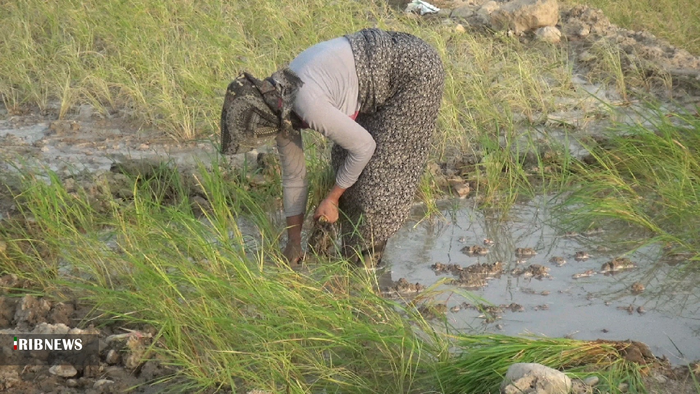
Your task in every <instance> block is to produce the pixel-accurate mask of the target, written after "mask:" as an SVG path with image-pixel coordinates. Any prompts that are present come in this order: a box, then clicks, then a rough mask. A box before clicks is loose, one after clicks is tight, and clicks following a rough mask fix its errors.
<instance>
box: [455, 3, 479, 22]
mask: <svg viewBox="0 0 700 394" xmlns="http://www.w3.org/2000/svg"><path fill="white" fill-rule="evenodd" d="M472 15H474V7H471V6H468V5H463V6H461V7H459V8H455V9H454V10H452V13H451V14H450V17H452V18H461V19H467V18H469V17H471V16H472Z"/></svg>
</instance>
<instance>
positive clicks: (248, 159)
mask: <svg viewBox="0 0 700 394" xmlns="http://www.w3.org/2000/svg"><path fill="white" fill-rule="evenodd" d="M259 153H260V152H258V150H257V149H253V150H251V151H250V152H246V153H244V157H245V165H246V166H247V168H248V169H249V170H256V169H257V168H258V154H259Z"/></svg>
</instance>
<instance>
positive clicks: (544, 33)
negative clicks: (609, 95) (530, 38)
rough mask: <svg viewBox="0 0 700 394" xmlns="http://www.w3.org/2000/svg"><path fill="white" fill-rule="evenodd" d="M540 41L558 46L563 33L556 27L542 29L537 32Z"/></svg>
mask: <svg viewBox="0 0 700 394" xmlns="http://www.w3.org/2000/svg"><path fill="white" fill-rule="evenodd" d="M535 36H536V37H537V39H538V40H540V41H544V42H548V43H551V44H556V43H558V42H559V41H561V32H560V31H559V29H557V28H556V27H554V26H545V27H540V28H539V29H537V30H536V31H535Z"/></svg>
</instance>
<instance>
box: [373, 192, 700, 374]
mask: <svg viewBox="0 0 700 394" xmlns="http://www.w3.org/2000/svg"><path fill="white" fill-rule="evenodd" d="M473 204H474V202H473V201H470V200H457V201H453V202H450V203H449V204H447V205H448V206H447V207H445V209H444V210H443V211H442V213H443V218H438V219H435V220H433V221H425V220H423V221H420V223H419V224H417V223H418V221H419V220H420V215H419V213H418V214H417V215H418V216H416V218H415V219H413V220H412V221H409V222H408V223H407V224H406V225H405V226H404V227H403V228H402V229H401V230H400V231H399V233H398V234H397V235H395V236H394V237H393V238H392V239H391V241H390V242H389V244H388V245H387V249H386V251H385V254H384V260H383V263H384V264H386V266H387V269H388V270H390V271H391V272H390V274H389V275H390V276H391V278H392V280H397V279H399V278H401V279H399V280H400V281H403V282H404V283H413V284H414V285H413V286H414V287H418V286H421V287H430V286H432V285H434V284H436V283H438V281H441V280H443V281H444V278H445V277H446V276H450V277H452V278H453V279H454V280H452V281H444V283H443V284H441V285H440V287H439V288H440V289H442V290H444V293H443V294H440V295H437V296H435V300H434V301H433V302H436V303H444V304H445V305H446V309H447V310H448V311H449V312H448V313H447V315H446V317H447V319H448V320H449V322H450V323H451V324H452V325H454V326H455V327H458V328H460V329H462V330H464V331H465V332H497V333H502V334H509V335H528V334H534V335H544V336H547V337H569V338H575V339H582V340H615V341H621V340H628V339H631V340H635V341H640V342H643V343H645V344H647V345H648V346H649V349H650V350H651V352H653V354H654V355H656V356H658V357H665V358H667V359H668V360H669V361H670V362H671V363H672V364H674V365H685V364H688V363H690V362H692V361H693V360H697V359H700V340H699V338H700V321H699V320H698V319H697V316H699V315H700V296H698V295H697V292H696V291H695V289H696V284H697V281H698V279H700V272H693V271H690V270H685V271H684V270H678V269H677V267H674V266H673V265H670V264H673V260H672V259H670V258H669V256H668V255H667V254H666V253H665V251H664V250H663V248H661V247H659V248H657V247H651V246H650V247H643V248H640V249H638V250H636V251H634V252H631V253H627V252H628V250H626V249H625V248H622V247H620V246H617V245H619V243H616V242H614V241H620V240H623V239H616V238H618V237H620V235H619V233H617V232H615V231H613V230H612V229H611V230H610V231H606V230H605V229H596V230H595V231H590V232H587V233H585V234H572V233H568V234H567V233H566V232H565V231H562V230H561V229H560V228H558V227H557V226H556V224H555V223H552V220H551V216H550V214H549V212H548V210H547V205H548V203H547V198H545V197H540V198H537V199H535V200H533V201H532V202H530V203H526V204H520V205H517V206H516V207H515V208H514V209H513V211H512V212H511V213H510V217H509V219H508V220H505V221H504V220H501V219H500V218H498V217H490V216H489V215H488V214H486V213H484V212H483V211H481V210H477V209H474V208H473ZM483 239H489V240H493V242H494V244H493V246H491V247H490V248H489V249H490V252H489V253H488V254H484V255H469V254H465V253H463V252H462V249H463V248H464V246H463V245H464V243H465V242H466V243H477V242H480V241H481V240H483ZM525 249H528V250H527V252H528V253H526V254H525V255H523V253H522V252H523V251H524V250H525ZM529 249H531V250H529ZM584 253H585V255H587V257H588V258H587V259H582V258H581V257H582V256H583V255H584ZM577 257H578V259H577ZM564 261H566V263H563V262H564ZM495 267H497V268H495ZM465 273H471V274H470V275H472V276H476V277H478V279H480V280H481V281H480V282H478V283H476V284H477V285H476V286H472V287H470V288H469V290H470V292H469V293H468V294H465V293H464V292H462V291H460V290H463V289H461V286H460V282H461V281H463V280H464V278H465ZM471 281H472V282H473V281H474V280H473V279H472V280H471ZM475 300H476V301H475Z"/></svg>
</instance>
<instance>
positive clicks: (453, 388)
mask: <svg viewBox="0 0 700 394" xmlns="http://www.w3.org/2000/svg"><path fill="white" fill-rule="evenodd" d="M457 344H458V345H459V346H461V347H463V348H465V349H469V351H468V352H465V353H463V354H462V355H461V356H460V357H457V358H456V359H451V360H450V361H449V363H448V364H446V365H444V366H443V367H442V368H440V374H441V376H442V377H443V379H442V382H443V384H444V386H445V387H446V388H447V390H446V391H445V393H455V394H457V393H498V392H499V386H500V384H501V382H502V381H503V377H504V376H505V375H506V372H507V371H508V367H509V366H510V365H511V364H513V363H533V362H536V363H541V364H544V365H546V366H548V367H550V368H555V369H565V370H566V371H567V373H568V374H569V375H570V376H571V377H574V376H578V377H580V376H583V377H585V376H589V375H590V369H591V368H592V367H594V368H595V370H596V371H597V373H598V374H600V377H602V383H601V385H600V386H599V387H596V390H601V391H600V392H605V391H606V390H607V391H608V392H612V393H619V392H620V390H619V389H618V383H619V382H622V381H624V382H626V383H627V384H628V385H629V389H630V392H633V393H635V392H644V386H643V384H642V381H641V367H640V366H639V365H638V364H635V363H631V362H628V361H626V360H624V358H623V357H622V355H621V352H622V351H624V349H623V346H620V344H615V345H614V344H612V343H604V342H596V341H594V342H584V341H576V340H573V339H566V338H555V339H544V338H540V339H535V338H518V337H509V336H505V335H469V336H459V337H457ZM587 372H588V373H587Z"/></svg>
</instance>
